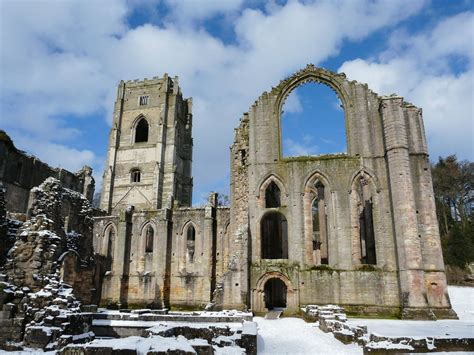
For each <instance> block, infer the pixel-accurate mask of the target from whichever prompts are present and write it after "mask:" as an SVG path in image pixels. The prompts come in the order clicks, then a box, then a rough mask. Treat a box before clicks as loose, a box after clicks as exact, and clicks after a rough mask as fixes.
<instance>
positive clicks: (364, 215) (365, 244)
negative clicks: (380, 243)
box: [357, 177, 377, 265]
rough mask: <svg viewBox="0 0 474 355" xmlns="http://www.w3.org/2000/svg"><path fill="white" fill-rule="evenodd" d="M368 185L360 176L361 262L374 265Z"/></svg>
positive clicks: (371, 205) (373, 239)
mask: <svg viewBox="0 0 474 355" xmlns="http://www.w3.org/2000/svg"><path fill="white" fill-rule="evenodd" d="M368 185H369V183H368V181H367V179H365V178H364V177H361V178H360V179H359V181H358V186H357V189H358V196H359V203H358V213H359V238H360V251H361V263H362V264H373V265H376V264H377V258H376V253H375V233H374V219H373V202H372V196H371V194H370V191H369V186H368Z"/></svg>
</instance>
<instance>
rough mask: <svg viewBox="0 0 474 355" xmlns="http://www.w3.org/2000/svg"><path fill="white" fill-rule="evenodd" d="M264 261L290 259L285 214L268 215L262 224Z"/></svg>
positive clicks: (274, 213) (273, 213)
mask: <svg viewBox="0 0 474 355" xmlns="http://www.w3.org/2000/svg"><path fill="white" fill-rule="evenodd" d="M260 228H261V246H262V250H261V252H262V259H288V223H287V221H286V218H285V216H284V215H283V214H281V213H279V212H272V213H268V214H266V215H265V216H264V217H263V218H262V221H261V223H260Z"/></svg>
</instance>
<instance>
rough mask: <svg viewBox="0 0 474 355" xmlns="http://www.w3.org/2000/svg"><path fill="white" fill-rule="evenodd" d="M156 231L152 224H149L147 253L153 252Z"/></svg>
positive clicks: (146, 244)
mask: <svg viewBox="0 0 474 355" xmlns="http://www.w3.org/2000/svg"><path fill="white" fill-rule="evenodd" d="M154 238H155V231H154V230H153V227H152V226H150V225H149V226H147V227H146V231H145V253H153V239H154Z"/></svg>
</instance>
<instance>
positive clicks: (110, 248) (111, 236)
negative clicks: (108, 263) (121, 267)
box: [106, 227, 115, 259]
mask: <svg viewBox="0 0 474 355" xmlns="http://www.w3.org/2000/svg"><path fill="white" fill-rule="evenodd" d="M114 241H115V229H114V228H113V227H110V228H109V230H108V233H107V252H106V255H107V259H112V257H113V255H114Z"/></svg>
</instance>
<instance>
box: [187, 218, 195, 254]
mask: <svg viewBox="0 0 474 355" xmlns="http://www.w3.org/2000/svg"><path fill="white" fill-rule="evenodd" d="M195 250H196V229H194V226H193V225H190V226H189V227H188V230H187V231H186V260H187V261H188V262H189V263H193V262H194V252H195Z"/></svg>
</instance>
